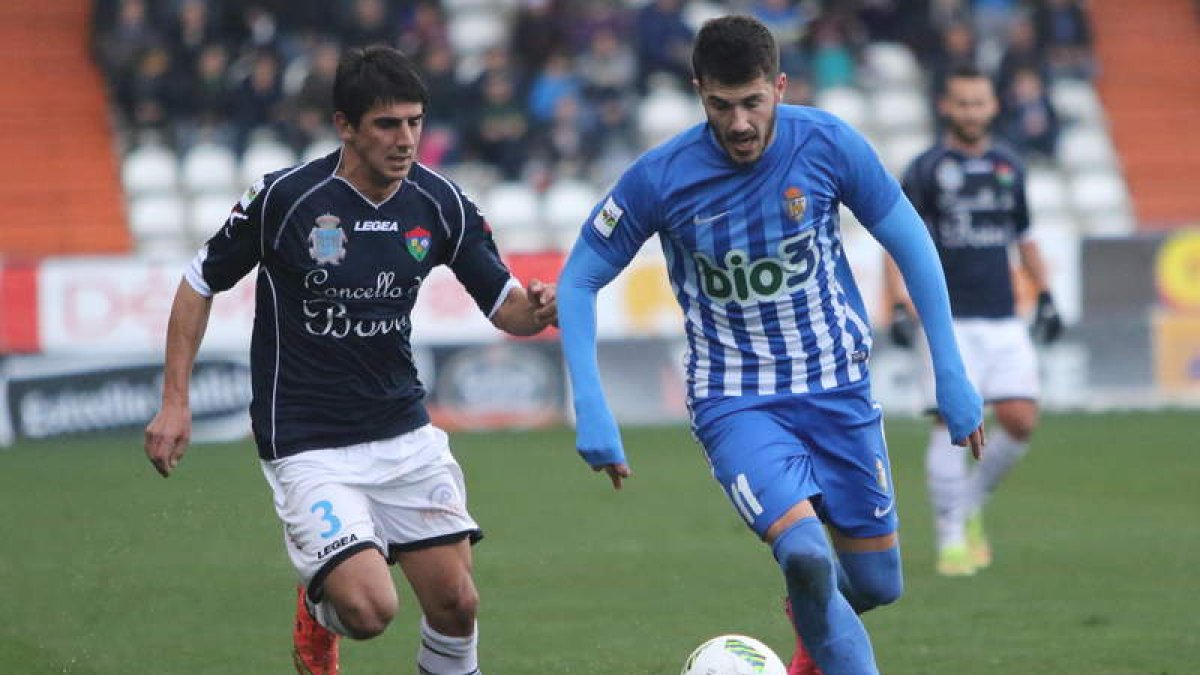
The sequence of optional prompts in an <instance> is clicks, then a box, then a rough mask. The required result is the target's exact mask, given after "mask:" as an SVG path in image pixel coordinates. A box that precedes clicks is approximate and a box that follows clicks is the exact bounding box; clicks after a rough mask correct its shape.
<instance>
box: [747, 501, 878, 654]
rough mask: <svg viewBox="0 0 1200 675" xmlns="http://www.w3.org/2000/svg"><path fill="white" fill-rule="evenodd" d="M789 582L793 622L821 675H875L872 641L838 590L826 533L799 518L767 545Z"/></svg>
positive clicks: (818, 525)
mask: <svg viewBox="0 0 1200 675" xmlns="http://www.w3.org/2000/svg"><path fill="white" fill-rule="evenodd" d="M771 551H772V552H773V553H774V554H775V560H777V561H778V562H779V567H780V568H782V569H783V576H784V579H785V580H786V581H787V593H788V599H789V600H791V602H792V621H793V622H794V623H795V627H796V632H797V633H798V634H799V635H801V636H802V637H803V639H804V646H805V648H807V649H808V652H809V654H811V655H812V658H813V661H816V663H817V665H818V666H820V668H821V671H822V672H823V673H825V675H877V674H878V672H879V671H878V670H877V669H876V668H875V656H874V654H873V653H872V652H871V640H870V638H868V637H867V630H866V628H864V627H863V624H862V621H860V620H859V618H858V614H856V613H855V612H854V609H853V608H852V607H851V606H850V603H849V602H847V601H846V598H845V597H844V596H843V595H842V594H841V592H839V591H838V588H837V572H836V568H837V565H836V564H835V561H834V557H833V551H832V550H830V548H829V543H828V542H827V541H825V528H824V527H822V526H821V521H819V520H817V519H816V518H802V519H800V520H798V521H796V522H795V523H794V524H792V526H791V527H789V528H788V529H786V530H784V531H783V532H782V533H781V534H780V535H779V536H778V537H777V538H776V539H775V543H774V544H773V545H772V546H771Z"/></svg>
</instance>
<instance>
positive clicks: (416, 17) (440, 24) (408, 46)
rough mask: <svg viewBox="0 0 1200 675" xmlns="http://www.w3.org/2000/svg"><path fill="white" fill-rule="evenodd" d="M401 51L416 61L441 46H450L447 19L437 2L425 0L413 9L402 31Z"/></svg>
mask: <svg viewBox="0 0 1200 675" xmlns="http://www.w3.org/2000/svg"><path fill="white" fill-rule="evenodd" d="M399 44H400V49H401V50H402V51H404V53H406V54H408V55H409V56H410V57H411V58H413V59H414V60H421V59H423V58H424V57H425V54H426V53H427V52H428V51H429V50H431V49H435V48H437V47H440V46H448V45H449V44H450V37H449V36H448V35H447V33H446V19H445V17H443V16H442V10H441V9H440V8H439V7H438V4H437V2H435V1H433V0H423V1H422V2H418V3H417V4H416V6H414V7H413V10H412V15H411V16H410V17H409V18H408V20H407V21H406V22H405V24H404V26H403V27H402V28H401V30H400V40H399Z"/></svg>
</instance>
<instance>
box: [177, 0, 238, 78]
mask: <svg viewBox="0 0 1200 675" xmlns="http://www.w3.org/2000/svg"><path fill="white" fill-rule="evenodd" d="M172 19H173V20H172V21H171V22H170V24H169V25H168V27H167V31H166V34H167V45H168V46H169V48H170V49H171V59H172V61H173V63H174V66H175V69H176V71H177V72H178V73H180V74H186V73H188V72H190V71H191V70H192V69H193V68H194V67H195V65H196V60H197V59H198V58H199V56H200V52H201V50H203V49H204V48H205V47H206V46H208V45H210V44H212V43H214V42H220V41H221V40H223V39H224V36H222V35H221V31H220V27H219V26H216V25H214V24H213V22H212V16H211V15H210V14H209V9H208V4H207V3H206V2H205V1H204V0H183V1H182V2H181V3H179V8H178V10H177V11H176V12H175V14H174V16H173V17H172Z"/></svg>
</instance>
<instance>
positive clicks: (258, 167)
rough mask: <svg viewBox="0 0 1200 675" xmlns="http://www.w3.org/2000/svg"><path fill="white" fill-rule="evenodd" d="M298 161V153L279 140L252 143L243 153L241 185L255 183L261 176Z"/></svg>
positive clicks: (239, 179) (246, 185) (247, 185)
mask: <svg viewBox="0 0 1200 675" xmlns="http://www.w3.org/2000/svg"><path fill="white" fill-rule="evenodd" d="M295 163H296V153H294V152H292V149H291V148H289V147H288V146H286V145H284V144H283V143H279V142H278V141H258V142H255V143H251V144H250V146H249V147H248V148H246V152H245V153H243V154H242V162H241V168H240V176H239V178H238V181H239V183H240V185H241V186H245V187H249V186H251V185H254V184H255V183H256V182H258V180H259V179H260V178H262V177H263V176H265V175H267V174H268V173H271V172H273V171H278V170H280V169H282V168H284V167H288V166H291V165H293V164H295Z"/></svg>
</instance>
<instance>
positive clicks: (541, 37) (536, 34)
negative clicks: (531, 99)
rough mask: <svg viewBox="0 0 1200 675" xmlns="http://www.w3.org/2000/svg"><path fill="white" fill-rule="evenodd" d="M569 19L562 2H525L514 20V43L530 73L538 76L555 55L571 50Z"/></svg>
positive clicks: (515, 54)
mask: <svg viewBox="0 0 1200 675" xmlns="http://www.w3.org/2000/svg"><path fill="white" fill-rule="evenodd" d="M566 23H567V21H566V16H565V10H564V8H563V3H562V2H560V1H559V0H523V1H522V2H521V5H520V7H518V8H517V13H516V16H515V17H514V19H513V26H512V32H511V40H510V44H511V45H512V51H513V55H514V56H516V58H517V60H518V61H519V62H520V63H521V67H522V68H523V69H525V71H526V72H530V73H536V72H537V71H539V70H541V68H542V65H543V64H544V63H545V62H546V59H547V58H549V57H550V55H551V54H552V53H555V52H562V51H565V50H566V49H567V44H566V42H565V41H564V39H563V38H564V31H565V28H566Z"/></svg>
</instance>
